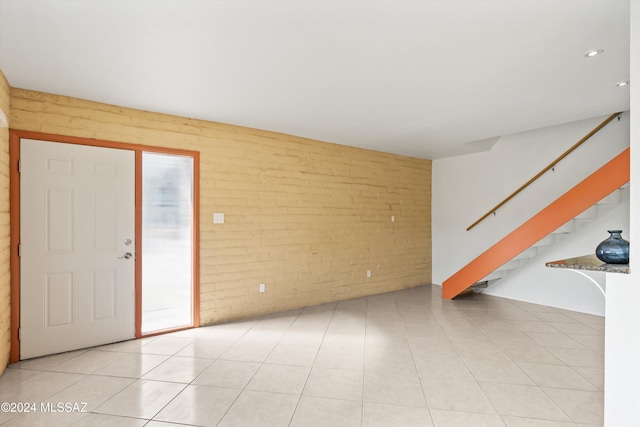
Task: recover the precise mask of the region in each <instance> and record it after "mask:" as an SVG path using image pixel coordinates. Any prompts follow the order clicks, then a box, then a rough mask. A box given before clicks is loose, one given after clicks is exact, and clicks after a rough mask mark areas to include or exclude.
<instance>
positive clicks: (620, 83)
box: [616, 81, 629, 87]
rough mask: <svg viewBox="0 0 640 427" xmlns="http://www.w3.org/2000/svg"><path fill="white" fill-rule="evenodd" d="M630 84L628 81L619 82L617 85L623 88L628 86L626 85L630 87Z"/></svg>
mask: <svg viewBox="0 0 640 427" xmlns="http://www.w3.org/2000/svg"><path fill="white" fill-rule="evenodd" d="M628 84H629V82H628V81H626V82H618V83H616V86H618V87H622V86H626V85H628Z"/></svg>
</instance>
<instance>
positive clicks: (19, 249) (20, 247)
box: [18, 245, 22, 256]
mask: <svg viewBox="0 0 640 427" xmlns="http://www.w3.org/2000/svg"><path fill="white" fill-rule="evenodd" d="M20 255H22V245H18V256H20Z"/></svg>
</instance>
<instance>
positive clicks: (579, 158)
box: [432, 112, 630, 313]
mask: <svg viewBox="0 0 640 427" xmlns="http://www.w3.org/2000/svg"><path fill="white" fill-rule="evenodd" d="M612 113H613V112H612ZM607 116H608V115H607ZM607 116H602V117H595V118H592V119H588V120H582V121H579V122H574V123H568V124H565V125H560V126H553V127H548V128H544V129H537V130H532V131H528V132H522V133H518V134H513V135H507V136H503V137H501V138H500V139H499V140H498V141H497V142H496V144H495V145H494V147H493V148H492V150H491V151H488V152H483V153H474V154H469V155H464V156H458V157H451V158H446V159H438V160H435V161H434V162H433V176H432V181H433V185H432V188H433V200H432V233H433V258H432V262H433V283H435V284H442V282H443V281H444V280H446V279H447V278H449V277H450V276H451V275H452V274H454V273H455V272H456V271H458V270H459V269H460V268H462V267H463V266H465V265H466V264H467V263H468V262H470V261H471V260H473V259H474V258H475V257H476V256H478V255H479V254H481V253H482V252H484V251H485V250H486V249H488V248H489V247H491V246H492V245H493V244H494V243H496V242H497V241H499V240H500V239H501V238H503V237H504V236H505V235H507V234H508V233H510V232H511V231H513V230H514V229H515V228H516V227H517V226H519V225H521V224H522V223H523V222H524V221H526V220H527V219H529V218H530V217H531V216H533V215H534V214H535V213H537V212H538V211H540V210H541V209H542V208H544V207H545V206H547V205H548V204H549V203H551V202H552V201H553V200H555V199H556V198H558V197H559V196H560V195H562V194H563V193H565V192H566V191H567V190H569V189H570V188H571V187H573V186H574V185H576V184H577V183H578V182H580V181H581V180H582V179H584V178H586V177H587V176H588V175H589V174H591V173H592V172H593V171H595V170H596V169H597V168H598V167H600V166H602V165H603V164H605V163H606V162H607V161H609V160H610V159H612V158H613V157H615V156H616V155H617V154H619V153H620V152H621V151H623V150H624V149H625V148H626V147H628V146H629V117H630V114H629V112H624V113H623V114H622V116H621V120H620V121H618V120H617V119H614V121H612V122H611V123H609V124H608V125H607V126H606V127H604V128H603V129H602V130H601V131H600V132H598V133H597V134H596V135H595V136H593V137H592V138H591V139H589V140H588V141H587V142H585V144H583V145H582V146H581V147H580V148H578V149H577V150H576V151H574V152H573V153H572V154H571V155H569V156H568V157H567V158H565V159H564V160H562V161H561V162H560V163H559V164H558V165H557V167H556V168H555V172H552V171H549V172H547V173H546V174H545V175H543V176H542V177H541V178H540V179H539V180H538V181H536V182H535V183H534V184H532V186H530V187H528V188H527V189H525V190H524V191H523V192H522V193H520V194H519V195H518V196H516V197H515V198H514V199H512V200H511V201H510V202H509V203H507V205H505V206H504V207H502V208H500V209H499V210H498V211H497V214H496V215H495V216H493V215H492V216H490V217H489V218H487V219H486V220H485V221H484V222H482V223H480V224H479V225H477V226H476V227H475V228H473V229H472V230H470V231H466V229H467V227H468V226H469V225H471V224H472V223H473V222H474V221H475V220H477V219H478V218H479V217H480V216H482V215H483V214H484V213H485V212H487V211H488V210H489V209H491V208H492V207H493V206H495V205H496V204H498V203H499V202H500V201H501V200H502V199H504V198H505V197H506V196H508V195H509V194H511V193H512V192H513V191H514V190H516V189H517V188H519V187H520V186H521V185H522V184H524V183H525V182H527V181H528V180H529V179H530V178H532V177H533V176H534V175H536V174H537V173H538V172H539V171H540V170H542V169H543V168H544V167H546V166H547V165H548V164H549V163H550V162H552V161H553V160H555V159H556V158H557V157H558V156H559V155H560V154H562V153H563V152H565V151H566V150H567V149H569V148H570V147H571V146H572V145H573V144H575V143H576V142H577V141H579V140H580V139H581V138H582V137H584V136H585V135H586V134H587V133H589V132H590V131H591V130H592V129H593V128H595V127H596V126H597V125H598V124H599V123H601V122H602V121H603V120H604V119H605V118H606V117H607ZM619 228H621V229H623V230H625V233H623V235H626V231H627V229H628V228H627V227H626V223H625V225H623V226H620V227H619ZM603 230H604V234H597V233H596V234H597V237H593V238H594V240H593V242H590V241H587V242H582V241H579V240H577V239H574V241H573V245H571V246H568V245H565V247H564V248H563V251H562V254H563V256H579V255H584V254H587V253H590V252H592V251H594V250H595V247H596V246H597V244H598V243H599V242H600V241H602V240H604V239H605V238H606V237H607V236H608V234H607V233H606V228H604V229H603ZM565 254H566V255H565ZM550 256H551V258H553V256H555V255H550ZM545 260H547V261H550V260H552V259H550V258H549V259H546V258H545ZM542 271H544V272H545V273H544V276H546V274H547V273H548V272H547V271H546V270H539V271H529V273H530V274H533V275H532V276H528V277H529V280H530V281H532V282H533V283H535V282H537V281H538V280H540V281H541V280H544V277H543V276H536V274H537V273H540V272H542ZM560 274H562V273H560ZM514 279H515V277H514V278H510V281H511V284H512V285H513V284H515V283H516V282H515V281H514ZM564 279H566V282H564V281H563V282H564V283H569V286H570V287H575V288H582V287H583V282H582V281H583V280H584V278H581V277H579V276H578V275H575V277H564ZM515 289H516V288H514V292H513V293H512V294H511V296H510V297H511V298H514V299H521V300H525V301H530V302H534V301H532V299H533V297H532V296H531V295H530V294H527V293H524V294H516V293H515ZM556 290H557V287H546V288H544V289H538V292H536V298H535V299H536V301H535V303H538V304H547V305H553V306H558V307H562V308H570V309H574V310H575V309H578V308H579V307H582V308H581V309H580V311H585V312H594V313H595V312H602V302H600V308H598V307H596V305H594V303H593V301H590V300H591V299H592V297H591V296H590V294H587V293H586V292H581V294H584V295H578V296H582V297H584V299H585V301H583V302H578V301H576V295H571V297H569V296H567V295H562V294H564V291H562V292H560V293H559V294H558V293H557V292H555V291H556ZM504 291H505V290H504V288H503V289H502V292H503V295H505V296H506V292H504Z"/></svg>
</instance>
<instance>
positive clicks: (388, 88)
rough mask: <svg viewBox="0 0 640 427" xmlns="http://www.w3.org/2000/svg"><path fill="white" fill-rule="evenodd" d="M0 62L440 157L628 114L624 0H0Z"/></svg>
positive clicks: (41, 87) (64, 85) (152, 100)
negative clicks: (579, 122) (619, 84)
mask: <svg viewBox="0 0 640 427" xmlns="http://www.w3.org/2000/svg"><path fill="white" fill-rule="evenodd" d="M590 49H604V53H602V54H601V55H599V56H597V57H595V58H586V57H585V56H584V54H585V52H587V51H588V50H590ZM0 68H1V69H2V71H3V72H4V73H5V76H6V77H7V80H8V81H9V83H10V84H11V86H13V87H18V88H25V89H32V90H38V91H44V92H50V93H56V94H63V95H69V96H73V97H78V98H83V99H89V100H93V101H99V102H105V103H108V104H115V105H120V106H125V107H132V108H138V109H142V110H148V111H154V112H161V113H168V114H175V115H179V116H186V117H192V118H198V119H204V120H212V121H217V122H223V123H231V124H237V125H243V126H249V127H254V128H259V129H267V130H273V131H278V132H284V133H288V134H293V135H298V136H303V137H308V138H314V139H318V140H322V141H328V142H334V143H339V144H345V145H352V146H357V147H364V148H369V149H373V150H380V151H386V152H391V153H397V154H403V155H408V156H414V157H420V158H440V157H447V156H451V155H456V154H461V153H466V152H473V151H481V150H485V149H489V148H490V147H491V146H492V144H493V142H495V140H496V139H497V137H499V136H500V135H505V134H510V133H515V132H520V131H524V130H529V129H536V128H540V127H545V126H550V125H555V124H560V123H567V122H571V121H575V120H580V119H584V118H589V117H595V116H599V115H604V114H610V113H613V112H616V111H621V110H627V109H629V91H628V86H627V87H626V88H620V87H616V85H615V84H616V83H617V82H618V81H626V80H629V79H630V76H629V0H626V1H623V0H593V1H592V0H577V1H569V0H555V1H551V0H541V1H526V0H510V1H507V0H504V1H491V0H474V1H458V0H445V1H429V0H422V1H401V0H395V1H352V0H341V1H328V0H323V1H312V0H297V1H268V0H263V1H247V0H235V1H231V0H227V1H207V0H199V1H198V0H129V1H124V0H123V1H115V0H110V1H108V0H85V1H79V0H78V1H75V0H72V1H63V0H49V1H41V0H38V1H33V0H0Z"/></svg>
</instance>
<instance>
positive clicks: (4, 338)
mask: <svg viewBox="0 0 640 427" xmlns="http://www.w3.org/2000/svg"><path fill="white" fill-rule="evenodd" d="M9 90H10V88H9V83H7V80H6V79H5V77H4V74H3V73H2V71H0V115H2V116H3V118H4V117H6V118H7V120H9V104H10V98H9V93H10V92H9ZM3 118H0V375H1V374H2V372H3V371H4V368H5V367H6V366H7V362H8V361H9V350H10V341H11V339H10V338H11V330H10V329H9V328H10V320H11V317H10V314H11V301H10V299H9V298H10V283H11V282H10V280H9V275H10V269H9V128H7V127H6V126H5V125H6V123H2V122H3V121H4V120H3Z"/></svg>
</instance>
